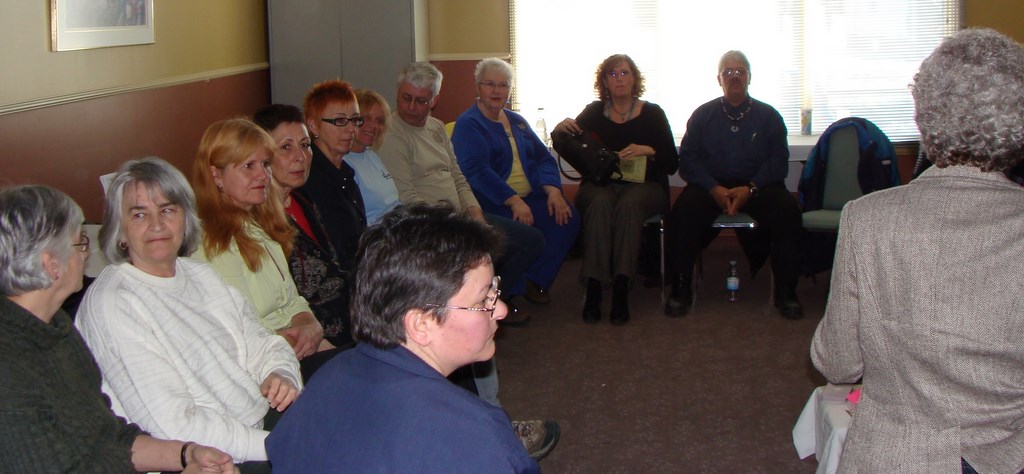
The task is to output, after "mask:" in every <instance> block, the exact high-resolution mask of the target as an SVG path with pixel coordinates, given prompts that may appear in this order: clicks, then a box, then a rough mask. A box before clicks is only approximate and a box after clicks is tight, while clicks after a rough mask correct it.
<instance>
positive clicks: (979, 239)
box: [811, 166, 1024, 473]
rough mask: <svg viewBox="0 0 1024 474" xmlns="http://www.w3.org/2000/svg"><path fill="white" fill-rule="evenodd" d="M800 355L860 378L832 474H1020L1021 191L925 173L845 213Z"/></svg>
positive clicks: (973, 176) (947, 172) (1023, 375)
mask: <svg viewBox="0 0 1024 474" xmlns="http://www.w3.org/2000/svg"><path fill="white" fill-rule="evenodd" d="M839 229H840V230H839V244H838V248H837V250H836V259H835V267H834V270H833V273H832V287H831V293H830V295H829V300H828V307H827V309H826V311H825V317H824V319H822V321H821V324H820V325H819V326H818V330H817V332H816V333H815V335H814V340H813V342H812V345H811V358H812V360H813V361H814V365H815V367H817V368H818V370H820V371H821V373H822V374H824V375H825V377H826V378H828V380H829V381H831V382H834V383H851V382H854V381H856V380H857V379H858V378H860V377H861V376H863V378H864V391H863V394H862V398H861V402H860V404H859V405H857V407H856V409H855V410H854V415H853V422H852V425H851V427H850V431H849V436H848V438H847V441H846V445H845V448H844V451H843V455H842V459H841V461H840V468H839V471H840V472H901V473H912V472H928V473H933V472H960V458H961V457H963V458H965V459H966V460H967V461H968V462H970V463H971V465H973V466H974V468H975V469H977V470H978V471H979V472H985V473H987V472H1000V473H1011V472H1012V473H1016V472H1018V471H1020V470H1021V469H1024V188H1022V187H1021V186H1019V185H1017V184H1015V183H1013V182H1011V181H1010V180H1008V179H1006V178H1005V176H1003V175H1002V173H985V172H982V171H980V170H979V169H977V168H974V167H967V166H955V167H948V168H944V169H938V168H935V167H933V168H931V169H929V170H927V171H925V173H924V174H922V175H921V176H920V177H919V178H917V179H915V180H914V181H913V182H911V183H910V184H908V185H906V186H901V187H897V188H892V189H889V190H885V191H879V192H875V193H872V194H869V195H867V196H864V197H863V198H860V199H857V200H856V201H853V202H850V203H849V204H847V206H846V208H845V209H844V210H843V216H842V221H841V223H840V227H839Z"/></svg>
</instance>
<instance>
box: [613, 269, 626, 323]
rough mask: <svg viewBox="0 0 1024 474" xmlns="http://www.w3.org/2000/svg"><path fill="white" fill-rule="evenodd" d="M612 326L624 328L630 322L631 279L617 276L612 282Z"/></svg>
mask: <svg viewBox="0 0 1024 474" xmlns="http://www.w3.org/2000/svg"><path fill="white" fill-rule="evenodd" d="M611 320H612V325H614V326H622V325H623V324H626V323H627V322H628V321H629V277H627V276H626V275H615V279H614V280H613V281H612V315H611Z"/></svg>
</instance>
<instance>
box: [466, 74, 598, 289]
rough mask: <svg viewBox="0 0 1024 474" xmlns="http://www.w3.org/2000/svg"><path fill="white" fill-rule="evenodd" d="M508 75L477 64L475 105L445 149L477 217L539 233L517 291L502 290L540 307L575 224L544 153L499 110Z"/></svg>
mask: <svg viewBox="0 0 1024 474" xmlns="http://www.w3.org/2000/svg"><path fill="white" fill-rule="evenodd" d="M512 76H513V74H512V66H511V65H510V64H509V63H507V62H505V61H503V60H501V59H499V58H488V59H484V60H483V61H480V62H479V63H477V65H476V87H477V100H476V103H475V104H473V105H472V106H471V107H470V108H469V110H466V112H464V113H463V114H462V115H460V116H459V119H458V120H456V122H455V130H454V132H453V133H452V145H453V146H454V147H455V156H456V157H457V158H458V161H459V167H460V168H462V173H463V174H464V175H465V176H466V180H467V181H469V186H470V187H471V188H472V189H473V194H474V195H475V196H476V199H477V201H478V202H479V203H480V206H481V207H482V208H483V210H484V212H486V213H489V214H495V215H499V216H501V217H504V218H507V219H512V220H515V221H516V222H519V223H520V224H525V225H529V226H533V227H536V228H537V230H540V231H541V233H542V234H544V247H543V250H542V251H541V254H540V257H538V258H537V259H536V260H534V261H533V263H531V264H530V268H529V269H528V270H527V271H526V280H525V288H510V289H509V291H510V292H512V293H514V294H522V293H524V291H525V295H526V299H528V300H530V301H531V302H534V303H540V304H545V303H548V302H550V301H551V300H550V297H549V296H548V290H549V289H550V288H551V284H552V283H554V281H555V276H557V275H558V269H559V268H561V266H562V262H563V261H564V260H565V256H566V255H567V254H568V253H569V249H570V248H572V245H573V243H574V242H575V241H576V234H577V233H579V230H580V217H579V213H577V212H576V210H575V209H573V207H572V205H571V204H569V203H568V202H566V200H565V196H564V195H562V178H561V176H559V174H558V165H556V164H555V160H554V158H553V157H552V156H551V152H550V151H548V147H547V146H545V145H544V143H543V142H541V140H540V138H539V137H537V134H536V133H534V132H533V129H532V128H530V124H529V123H528V122H527V121H526V119H525V118H523V116H522V115H519V114H517V113H515V112H513V111H511V110H509V109H507V108H505V106H506V105H507V104H508V101H509V96H510V95H511V93H512V80H513V77H512Z"/></svg>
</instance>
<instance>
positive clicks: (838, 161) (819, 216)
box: [803, 127, 864, 232]
mask: <svg viewBox="0 0 1024 474" xmlns="http://www.w3.org/2000/svg"><path fill="white" fill-rule="evenodd" d="M859 160H860V148H859V146H858V143H857V130H856V128H854V127H846V128H840V129H838V130H836V131H835V132H833V133H832V134H831V136H830V137H829V142H828V162H827V163H826V164H825V190H824V194H823V195H822V208H821V209H817V210H814V211H808V212H805V213H804V214H803V226H804V228H805V229H807V230H809V231H814V232H838V231H839V216H840V214H841V213H842V211H843V206H845V205H846V203H847V202H849V201H852V200H854V199H857V198H859V197H861V196H863V195H864V194H863V193H862V192H861V190H860V184H859V182H858V181H857V163H858V161H859Z"/></svg>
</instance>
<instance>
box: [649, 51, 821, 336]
mask: <svg viewBox="0 0 1024 474" xmlns="http://www.w3.org/2000/svg"><path fill="white" fill-rule="evenodd" d="M750 77H751V72H750V62H749V61H747V57H746V56H745V55H744V54H743V53H742V52H740V51H729V52H727V53H725V54H724V55H723V56H722V59H721V60H720V61H719V63H718V84H719V85H720V86H722V91H723V93H724V94H723V96H722V97H719V98H716V99H713V100H711V101H710V102H708V103H706V104H704V105H701V106H700V107H698V108H697V110H695V111H694V112H693V115H692V116H690V120H689V121H687V122H686V134H685V135H684V136H683V140H682V143H681V145H680V150H679V175H680V176H681V177H682V178H683V179H684V180H685V181H686V188H685V189H683V192H682V194H680V196H679V198H678V199H676V202H675V205H673V207H672V212H671V214H670V216H669V219H668V229H667V230H668V235H669V241H670V242H671V243H672V245H671V246H670V247H669V249H668V252H667V253H668V257H669V268H670V269H671V270H672V271H674V272H675V273H676V275H675V277H674V278H673V280H672V294H671V296H670V297H669V299H668V301H666V302H665V313H666V314H667V315H669V316H683V315H685V314H686V312H687V311H688V310H689V308H690V306H691V305H692V303H693V294H692V285H691V284H692V278H693V265H694V262H695V260H696V257H697V254H698V253H699V252H700V250H701V248H702V247H703V246H704V242H705V236H706V233H707V231H708V229H709V227H710V226H711V223H712V222H713V221H714V220H715V219H716V218H717V217H718V216H719V215H720V214H723V213H724V214H727V215H730V216H732V215H735V214H736V213H738V212H744V213H746V214H748V215H750V216H751V217H752V218H753V219H754V220H756V221H757V224H758V227H759V229H758V230H757V232H756V233H755V234H754V235H753V236H745V235H741V236H740V237H741V243H745V245H744V249H745V250H747V252H748V256H749V257H750V259H751V262H752V263H753V265H754V270H755V271H756V270H757V267H759V266H760V265H761V264H762V263H763V262H764V259H765V258H766V257H767V254H768V252H767V248H769V247H770V249H771V250H770V255H771V260H772V272H773V274H774V277H775V295H774V296H775V306H776V308H777V309H778V310H779V313H780V314H781V315H782V316H783V317H784V318H787V319H799V318H801V317H803V306H802V305H801V304H800V301H799V300H798V299H797V297H796V283H797V278H798V276H799V268H800V267H799V263H800V260H799V257H800V251H799V239H800V233H801V225H802V224H801V216H800V207H799V205H798V204H797V201H796V199H795V198H794V197H793V195H792V194H790V192H789V191H788V190H787V189H786V184H785V179H786V173H787V172H788V171H789V163H788V161H789V145H788V143H787V141H786V135H787V132H786V125H785V123H784V122H783V120H782V116H781V115H780V114H779V112H778V111H777V110H775V108H774V107H772V106H770V105H768V104H766V103H764V102H761V101H758V100H756V99H754V98H752V97H750V95H749V94H748V93H747V88H748V87H749V85H750ZM747 237H752V238H751V239H750V240H749V241H748V240H747Z"/></svg>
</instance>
